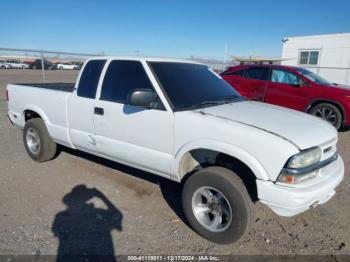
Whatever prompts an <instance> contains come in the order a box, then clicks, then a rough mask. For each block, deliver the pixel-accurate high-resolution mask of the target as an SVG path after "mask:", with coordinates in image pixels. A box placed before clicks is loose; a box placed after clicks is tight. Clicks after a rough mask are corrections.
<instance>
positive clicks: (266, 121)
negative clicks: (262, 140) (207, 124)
mask: <svg viewBox="0 0 350 262" xmlns="http://www.w3.org/2000/svg"><path fill="white" fill-rule="evenodd" d="M196 111H197V112H199V113H201V114H205V115H209V116H212V117H217V118H221V119H224V120H227V121H234V122H238V123H241V124H245V125H249V126H252V127H254V128H258V129H261V130H264V131H266V132H269V133H272V134H274V135H276V136H278V137H281V138H282V139H285V140H287V141H289V142H290V143H292V144H294V145H295V146H296V147H297V148H298V149H299V150H304V149H307V148H310V147H313V146H318V145H321V144H324V143H326V142H329V141H331V140H333V139H336V138H337V131H336V129H335V128H334V127H333V126H332V125H330V124H329V123H327V122H326V121H324V120H322V119H319V118H316V117H314V116H311V115H308V114H305V113H302V112H298V111H295V110H291V109H288V108H284V107H279V106H274V105H269V104H264V103H260V102H253V101H243V102H236V103H231V104H225V105H220V106H214V107H208V108H203V109H198V110H196Z"/></svg>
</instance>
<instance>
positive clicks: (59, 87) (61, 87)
mask: <svg viewBox="0 0 350 262" xmlns="http://www.w3.org/2000/svg"><path fill="white" fill-rule="evenodd" d="M15 85H21V86H30V87H37V88H45V89H51V90H56V91H63V92H73V90H74V86H75V83H18V84H15Z"/></svg>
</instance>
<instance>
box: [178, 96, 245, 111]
mask: <svg viewBox="0 0 350 262" xmlns="http://www.w3.org/2000/svg"><path fill="white" fill-rule="evenodd" d="M242 100H245V98H244V97H242V96H229V97H226V98H224V99H220V100H206V101H202V102H200V103H198V104H195V105H193V106H189V107H186V108H184V109H187V110H188V109H198V108H202V107H205V106H217V105H223V104H229V103H233V102H237V101H242Z"/></svg>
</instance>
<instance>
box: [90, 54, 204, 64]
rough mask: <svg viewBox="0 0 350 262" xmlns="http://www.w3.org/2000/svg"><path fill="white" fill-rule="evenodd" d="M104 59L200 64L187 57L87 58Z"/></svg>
mask: <svg viewBox="0 0 350 262" xmlns="http://www.w3.org/2000/svg"><path fill="white" fill-rule="evenodd" d="M96 59H106V60H133V61H145V62H173V63H189V64H202V63H199V62H196V61H193V60H189V59H177V58H167V57H151V56H96V57H91V58H89V59H87V61H89V60H96Z"/></svg>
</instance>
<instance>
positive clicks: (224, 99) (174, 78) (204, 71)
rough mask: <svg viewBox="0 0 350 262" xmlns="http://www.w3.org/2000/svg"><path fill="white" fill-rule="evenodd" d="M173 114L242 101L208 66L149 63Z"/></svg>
mask: <svg viewBox="0 0 350 262" xmlns="http://www.w3.org/2000/svg"><path fill="white" fill-rule="evenodd" d="M149 65H150V66H151V68H152V70H153V72H154V73H155V76H156V77H157V79H158V82H159V84H160V85H161V87H162V89H163V91H164V92H165V94H166V96H167V97H168V98H169V100H170V102H171V104H172V106H173V109H174V111H183V110H193V109H198V108H203V107H209V106H215V105H220V104H225V103H232V102H236V101H242V100H244V98H243V97H242V96H240V95H239V93H238V92H237V91H236V90H234V89H233V88H232V87H231V86H230V85H229V84H228V83H227V82H226V81H225V80H223V79H222V78H221V77H220V76H218V75H217V74H215V73H214V72H212V71H211V70H210V69H209V68H208V67H207V66H205V65H200V64H190V63H177V62H149Z"/></svg>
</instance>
